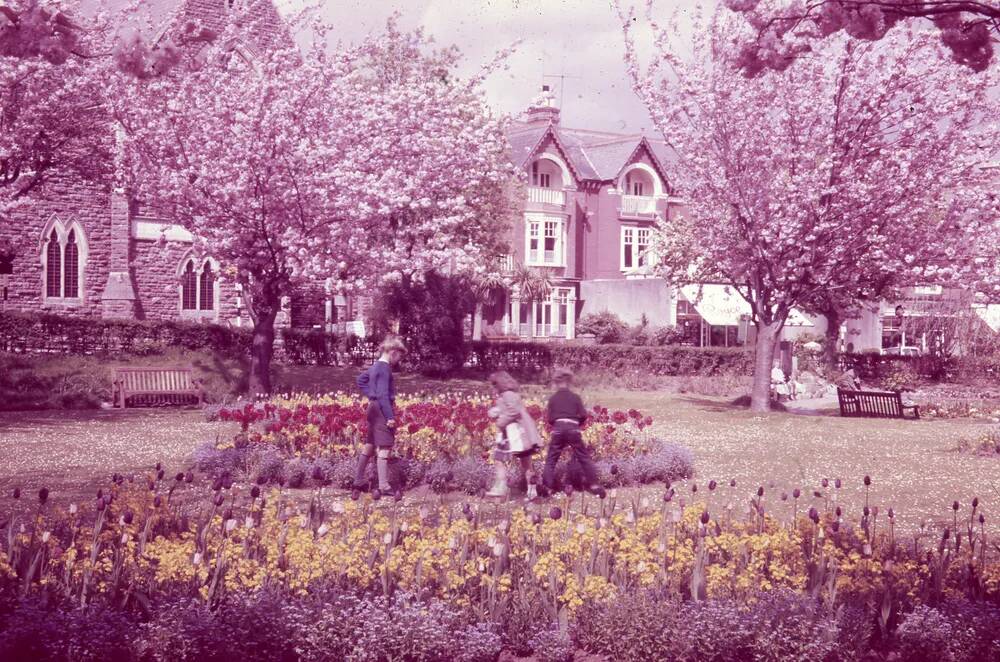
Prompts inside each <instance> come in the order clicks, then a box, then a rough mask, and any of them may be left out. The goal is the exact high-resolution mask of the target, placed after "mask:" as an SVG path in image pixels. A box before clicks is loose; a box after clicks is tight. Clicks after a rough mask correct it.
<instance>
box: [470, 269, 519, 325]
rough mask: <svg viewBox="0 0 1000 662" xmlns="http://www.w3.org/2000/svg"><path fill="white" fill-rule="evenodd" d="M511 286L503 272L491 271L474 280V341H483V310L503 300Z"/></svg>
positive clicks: (508, 278) (508, 277) (507, 276)
mask: <svg viewBox="0 0 1000 662" xmlns="http://www.w3.org/2000/svg"><path fill="white" fill-rule="evenodd" d="M509 285H510V276H509V275H507V274H504V273H503V272H502V271H501V270H499V269H496V270H489V271H487V272H486V273H483V274H479V275H477V276H475V277H474V278H473V280H472V293H473V296H475V298H476V309H475V312H474V313H473V316H472V339H473V340H482V339H483V308H485V307H486V306H493V305H494V304H495V303H496V302H497V301H500V300H501V299H502V298H503V295H504V292H506V290H507V287H508V286H509Z"/></svg>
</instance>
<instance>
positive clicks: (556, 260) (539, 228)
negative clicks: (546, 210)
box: [524, 214, 566, 267]
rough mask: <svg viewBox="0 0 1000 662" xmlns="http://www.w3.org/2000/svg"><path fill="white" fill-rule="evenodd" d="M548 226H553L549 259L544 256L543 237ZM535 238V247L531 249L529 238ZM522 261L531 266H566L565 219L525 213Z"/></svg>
mask: <svg viewBox="0 0 1000 662" xmlns="http://www.w3.org/2000/svg"><path fill="white" fill-rule="evenodd" d="M549 227H552V228H553V231H554V236H552V237H551V238H553V239H555V247H554V250H553V251H552V254H553V257H552V259H551V260H546V257H545V253H546V251H545V239H546V236H547V235H546V232H547V230H548V229H549ZM532 237H534V238H535V239H536V240H537V249H535V250H534V251H532V249H531V240H532ZM524 256H525V260H524V263H525V264H526V265H528V266H532V267H565V266H566V219H565V218H563V217H561V216H552V215H547V214H525V217H524Z"/></svg>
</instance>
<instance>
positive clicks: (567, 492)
mask: <svg viewBox="0 0 1000 662" xmlns="http://www.w3.org/2000/svg"><path fill="white" fill-rule="evenodd" d="M563 493H564V494H565V495H566V496H568V497H571V496H573V486H572V485H570V484H568V483H567V484H566V487H564V488H563Z"/></svg>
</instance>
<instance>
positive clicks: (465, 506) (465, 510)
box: [462, 503, 472, 515]
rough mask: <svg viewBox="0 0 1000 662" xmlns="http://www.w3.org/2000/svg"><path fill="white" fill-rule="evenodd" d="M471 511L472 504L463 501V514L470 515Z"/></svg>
mask: <svg viewBox="0 0 1000 662" xmlns="http://www.w3.org/2000/svg"><path fill="white" fill-rule="evenodd" d="M471 512H472V506H470V505H469V504H468V503H463V504H462V514H463V515H468V514H469V513H471Z"/></svg>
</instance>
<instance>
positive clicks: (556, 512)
mask: <svg viewBox="0 0 1000 662" xmlns="http://www.w3.org/2000/svg"><path fill="white" fill-rule="evenodd" d="M549 517H551V518H552V519H559V518H560V517H562V509H561V508H560V507H559V506H552V509H551V510H549Z"/></svg>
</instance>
